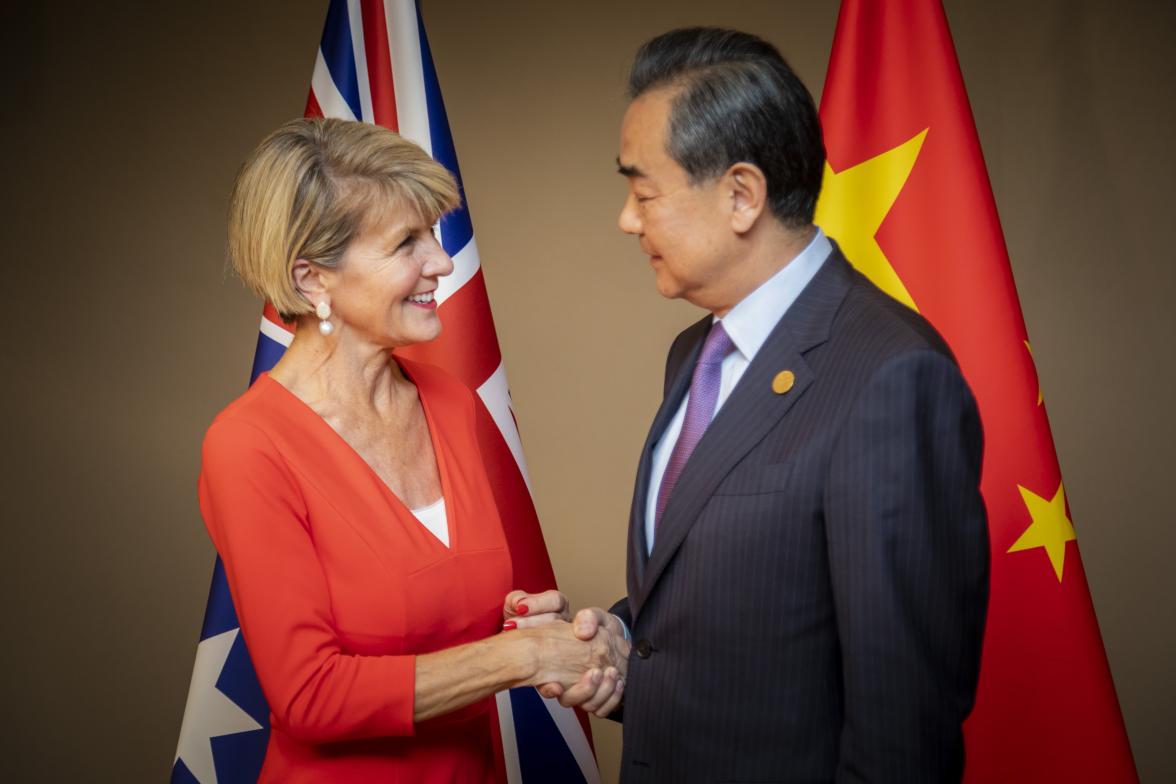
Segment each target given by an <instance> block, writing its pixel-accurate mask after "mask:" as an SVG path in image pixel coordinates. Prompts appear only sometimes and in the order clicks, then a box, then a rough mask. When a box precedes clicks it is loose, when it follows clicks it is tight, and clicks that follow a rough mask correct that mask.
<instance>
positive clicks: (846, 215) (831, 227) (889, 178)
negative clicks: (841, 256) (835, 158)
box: [813, 128, 928, 310]
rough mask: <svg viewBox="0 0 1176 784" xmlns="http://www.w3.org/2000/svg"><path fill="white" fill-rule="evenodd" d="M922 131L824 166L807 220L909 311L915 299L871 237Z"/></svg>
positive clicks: (898, 188)
mask: <svg viewBox="0 0 1176 784" xmlns="http://www.w3.org/2000/svg"><path fill="white" fill-rule="evenodd" d="M927 130H928V129H927V128H924V129H923V130H922V131H921V132H920V133H918V134H917V135H916V136H914V137H912V138H911V139H909V140H907V141H906V142H904V143H903V144H900V145H899V146H897V147H895V148H894V149H893V150H888V151H886V152H884V153H881V154H880V155H876V156H874V157H873V158H870V159H869V160H866V161H862V162H861V163H859V164H857V165H856V166H851V167H849V168H848V169H843V170H841V171H839V172H835V171H833V167H831V166H830V165H829V164H828V163H826V164H825V179H824V181H823V182H822V184H821V197H820V199H818V200H817V214H816V217H815V218H814V219H813V222H814V223H816V224H817V225H818V226H820V227H821V228H822V229H824V231H825V233H826V234H828V235H829V236H830V237H832V238H833V239H835V240H837V243H838V244H839V245H840V246H841V249H842V250H843V251H844V252H845V257H846V258H847V259H849V260H850V261H852V262H853V264H854V266H855V267H857V268H858V270H860V271H861V272H862V274H863V275H865V276H866V277H868V278H869V279H870V280H872V281H873V282H874V284H875V285H876V286H878V288H880V289H882V290H883V291H885V292H886V293H887V294H889V295H890V296H892V297H894V298H895V299H897V300H898V301H899V302H902V303H903V304H905V305H908V306H909V307H911V308H912V309H914V310H918V308H917V307H916V306H915V300H914V299H913V298H912V297H911V295H910V292H908V291H907V289H906V286H904V285H903V283H902V280H900V279H899V277H898V273H897V272H895V271H894V267H892V266H891V265H890V261H889V260H888V259H887V258H886V254H884V253H883V252H882V248H880V247H878V241H877V240H876V239H875V238H874V235H875V234H877V233H878V229H879V228H880V227H881V226H882V221H884V220H886V215H887V214H888V213H889V212H890V208H891V207H892V206H894V201H895V199H897V198H898V194H899V193H901V192H902V188H903V186H904V185H906V181H907V177H909V176H910V174H911V169H913V168H914V166H915V160H916V159H917V158H918V157H919V150H920V149H922V147H923V139H924V138H925V137H926V136H927Z"/></svg>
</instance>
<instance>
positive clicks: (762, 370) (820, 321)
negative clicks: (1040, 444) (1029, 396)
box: [613, 249, 989, 784]
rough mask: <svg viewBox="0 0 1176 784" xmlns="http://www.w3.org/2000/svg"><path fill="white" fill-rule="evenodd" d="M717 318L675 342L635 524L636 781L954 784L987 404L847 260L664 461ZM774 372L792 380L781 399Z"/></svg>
mask: <svg viewBox="0 0 1176 784" xmlns="http://www.w3.org/2000/svg"><path fill="white" fill-rule="evenodd" d="M710 324H711V319H710V317H707V318H705V319H703V320H702V321H699V322H698V323H697V324H695V325H693V326H692V327H690V328H689V329H687V330H686V331H684V332H683V333H682V334H680V335H679V336H678V338H677V339H676V340H675V341H674V344H673V346H672V347H671V349H670V353H669V359H668V362H667V366H666V388H665V400H664V402H663V403H662V406H661V409H660V410H659V411H658V413H657V416H656V418H655V419H654V422H653V426H652V428H651V430H650V434H649V437H648V439H647V440H646V444H645V449H644V451H643V452H642V455H641V463H640V468H639V471H638V474H637V486H636V490H635V492H634V497H633V508H632V514H631V518H630V523H629V557H628V592H629V595H628V597H627V598H626V599H624V600H622V601H621V602H619V603H618V604H617V605H616V606H615V607H614V608H613V610H614V612H617V613H618V614H619V615H620V616H621V617H622V618H624V619H625V621H626V622H627V623H628V624H629V628H630V629H631V630H632V632H633V638H634V647H633V653H632V655H631V657H630V663H629V674H628V683H627V686H626V694H625V699H624V706H623V714H624V715H623V722H624V751H623V755H622V763H621V780H622V781H623V782H628V783H630V784H636V783H637V782H695V781H699V782H701V781H707V782H709V781H733V782H734V781H755V782H767V781H796V782H799V781H805V782H813V781H832V780H836V781H894V782H920V781H948V780H958V779H959V777H960V775H961V772H962V769H963V738H962V734H961V723H962V722H963V720H964V718H965V717H966V716H967V715H968V712H969V711H970V710H971V707H972V703H973V699H974V695H975V689H976V680H977V673H978V670H979V660H980V643H981V638H982V634H983V626H984V616H985V610H986V605H987V598H988V559H989V555H988V536H987V525H986V518H985V512H984V506H983V502H982V500H981V497H980V491H979V479H980V463H981V451H982V436H981V429H980V420H979V416H978V413H977V410H976V405H975V402H974V400H973V398H972V395H971V393H970V391H969V390H968V387H967V385H966V384H965V383H964V380H963V378H962V377H961V375H960V372H959V369H958V368H957V366H956V363H955V360H954V359H953V357H952V354H951V352H950V350H949V349H948V348H947V346H946V345H945V343H944V342H943V340H942V338H940V336H939V335H938V334H937V333H936V332H935V330H934V329H933V328H932V327H931V326H930V325H929V324H928V323H927V322H926V321H925V320H924V319H923V318H922V317H921V316H919V315H918V314H916V313H914V312H913V311H911V310H909V309H907V308H906V307H904V306H903V305H901V304H899V303H898V302H896V301H894V300H893V299H891V298H890V297H888V296H886V295H885V294H883V293H882V292H881V291H880V290H879V289H877V288H876V287H875V286H874V285H873V284H872V283H870V282H869V281H868V280H867V279H866V278H865V277H863V276H862V275H861V274H859V273H858V272H856V271H855V270H854V269H853V268H852V267H850V265H849V264H848V263H847V262H846V261H845V258H844V257H843V256H842V255H841V252H840V251H839V250H836V249H835V250H834V251H833V254H832V255H831V256H830V258H829V259H828V260H826V262H825V264H824V265H823V266H822V267H821V269H820V270H819V271H818V273H817V275H816V276H815V277H814V278H813V280H812V281H811V283H810V284H809V285H808V286H807V287H806V289H805V290H804V292H803V293H802V294H801V296H800V297H799V298H798V299H797V300H796V302H795V303H794V304H793V305H792V307H791V308H790V309H789V310H788V312H787V314H785V316H784V317H783V319H781V321H780V322H779V323H778V324H777V325H776V327H775V329H774V330H773V331H772V333H771V336H770V337H769V338H768V340H767V342H766V343H765V344H764V346H763V348H762V349H761V350H760V352H759V353H758V354H757V355H756V357H755V360H754V361H753V362H752V363H751V365H750V366H749V367H748V368H747V371H746V373H745V374H744V376H743V378H742V379H741V380H740V381H739V384H738V385H737V386H736V387H735V389H734V390H733V392H732V393H731V396H730V398H729V399H728V400H727V401H726V403H725V404H724V405H723V407H722V408H721V409H720V410H719V413H718V415H717V416H716V417H715V419H714V421H713V422H712V423H711V425H710V427H709V428H708V429H707V432H706V434H705V435H704V437H703V439H702V440H701V441H700V442H699V444H698V447H697V448H696V450H695V452H694V454H693V455H692V456H691V458H690V460H689V462H688V463H687V465H686V467H685V469H684V470H683V472H682V474H681V477H680V479H679V480H678V483H677V486H676V488H675V490H674V493H673V495H672V496H671V498H670V500H669V503H668V505H667V507H666V510H665V513H664V515H663V518H662V520H661V523H660V524H659V527H658V531H657V537H656V540H655V546H654V548H653V552H652V554H651V555H650V556H649V557H648V558H647V557H646V546H645V533H644V530H645V526H644V518H645V501H646V494H647V492H648V489H649V481H650V479H649V476H650V453H651V450H652V447H653V446H654V445H655V444H656V443H657V440H658V439H659V438H660V436H661V433H662V431H663V430H664V429H665V427H666V425H667V424H668V422H669V421H670V419H671V418H672V417H673V414H674V412H675V411H676V410H677V408H678V407H679V406H680V404H681V401H682V398H683V396H684V395H685V393H686V391H687V390H688V389H689V385H690V376H691V372H692V370H693V366H694V361H695V359H696V357H697V355H698V352H699V350H700V347H701V345H702V342H703V339H704V338H705V336H706V333H707V332H708V330H709V329H710ZM782 370H791V371H792V372H793V373H794V374H795V385H794V386H793V387H792V388H791V389H790V390H789V391H787V392H786V393H784V394H776V393H775V392H774V391H773V390H772V380H773V378H774V377H775V376H776V374H777V373H779V372H780V371H782Z"/></svg>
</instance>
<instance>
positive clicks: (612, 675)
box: [539, 607, 630, 718]
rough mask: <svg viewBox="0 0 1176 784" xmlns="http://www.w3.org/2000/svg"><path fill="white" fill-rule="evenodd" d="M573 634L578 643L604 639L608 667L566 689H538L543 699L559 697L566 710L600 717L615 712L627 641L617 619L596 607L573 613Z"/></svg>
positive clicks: (556, 686) (621, 692)
mask: <svg viewBox="0 0 1176 784" xmlns="http://www.w3.org/2000/svg"><path fill="white" fill-rule="evenodd" d="M572 632H573V633H574V634H575V635H576V637H578V638H580V639H581V640H585V641H588V640H595V639H597V638H598V637H603V638H604V640H603V641H604V642H606V643H607V645H608V650H609V660H610V661H611V664H610V665H609V666H608V667H605V668H604V669H603V670H601V669H598V668H593V669H590V670H588V671H586V672H585V673H584V675H583V676H582V677H581V678H580V681H579V682H578V683H576V684H573V685H572V686H570V687H568V688H566V689H565V688H564V687H563V686H562V685H561V684H558V683H546V684H543V685H542V686H540V687H539V693H540V694H542V695H543V696H544V697H558V698H559V702H560V705H563V706H564V707H565V708H570V707H573V706H579V707H580V708H582V709H583V710H585V711H587V712H589V713H595V714H596V715H597V716H600V717H601V718H603V717H605V716H607V715H608V714H610V713H612V712H613V711H614V710H616V708H617V706H618V705H620V704H621V698H622V697H623V696H624V691H625V675H626V673H627V672H628V670H629V647H630V646H629V642H628V640H626V639H625V631H624V627H623V626H622V625H621V622H620V619H618V618H617V617H616V616H615V615H610V614H609V613H607V612H605V611H604V610H602V609H600V608H599V607H589V608H587V609H584V610H580V612H578V613H576V618H575V620H574V621H573V622H572Z"/></svg>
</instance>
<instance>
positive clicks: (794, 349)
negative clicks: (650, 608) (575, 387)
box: [628, 246, 853, 620]
mask: <svg viewBox="0 0 1176 784" xmlns="http://www.w3.org/2000/svg"><path fill="white" fill-rule="evenodd" d="M852 276H853V272H852V270H851V268H850V267H849V264H848V263H847V262H846V261H845V258H844V256H842V255H841V252H840V250H838V249H837V247H836V246H834V250H833V253H832V254H831V255H830V257H829V258H828V259H827V260H826V262H825V264H824V265H822V267H821V269H820V270H819V271H818V272H817V275H816V276H815V277H814V278H813V280H812V281H811V282H810V283H809V285H808V286H807V287H806V288H805V290H804V291H803V292H802V293H801V295H800V296H799V297H798V298H797V300H796V302H794V303H793V304H792V306H791V307H790V308H789V309H788V312H787V313H785V314H784V317H783V318H781V319H780V321H779V322H778V323H777V324H776V326H775V328H774V329H773V330H772V332H771V334H770V335H769V337H768V339H767V341H766V342H765V343H764V345H763V347H762V348H761V349H760V350H759V353H757V354H756V356H755V359H754V360H753V361H752V363H751V364H750V365H749V366H748V368H747V370H746V371H745V372H744V374H743V377H742V378H741V379H740V380H739V383H738V384H737V385H736V386H735V389H734V390H733V391H732V392H731V396H730V397H729V398H728V399H727V401H726V402H725V403H724V404H723V407H722V408H721V409H720V410H719V413H718V414H717V415H716V416H715V418H714V421H712V422H711V424H710V426H709V427H708V428H707V430H706V433H705V434H704V435H703V437H702V440H701V441H699V443H698V446H697V447H696V448H695V450H694V453H693V454H692V455H691V456H690V460H689V461H687V463H686V466H685V467H684V468H683V470H682V475H681V476H680V477H679V479H678V483H677V484H676V485H675V487H674V493H673V495H672V496H671V497H670V500H669V503H668V504H667V505H666V510H665V512H664V513H663V515H662V519H661V522H660V523H659V524H658V529H657V538H656V541H655V543H654V547H653V552H652V553H650V555H649V558H648V561H647V562H646V559H645V544H644V542H645V534H644V528H645V499H646V497H647V495H648V491H649V473H650V466H649V463H650V453H651V451H652V446H653V444H655V443H657V437H660V434H661V432H662V431H663V430H664V429H665V427H666V424H668V422H669V419H670V417H672V416H673V414H674V412H675V411H676V410H677V407H678V406H679V405H680V404H681V401H682V396H683V395H685V393H686V390H687V389H688V388H689V382H690V376H691V371H692V369H693V367H694V360H695V359H696V358H697V355H698V351H699V350H700V347H701V344H702V341H703V339H704V337H705V332H703V333H702V334H700V335H698V336H697V337H696V339H695V345H694V346H693V348H692V350H691V352H690V355H689V360H690V361H689V362H684V363H683V366H682V368H681V369H680V370H679V372H678V377H677V379H676V380H675V382H674V385H673V393H674V394H673V395H672V396H667V398H666V400H665V402H664V403H663V404H662V407H661V409H660V410H659V411H658V415H657V417H656V418H655V419H654V427H653V429H651V431H650V436H649V438H648V439H646V444H645V450H644V451H643V453H642V457H641V468H640V471H639V475H638V493H637V494H636V495H635V497H634V500H633V516H632V517H631V520H633V521H634V522H635V524H634V525H632V526H630V535H629V539H630V558H631V559H633V558H634V555H635V554H634V553H633V546H634V544H635V542H634V540H635V539H637V540H638V541H636V545H637V547H638V549H639V551H640V552H639V553H637V554H636V555H637V556H638V557H637V560H636V563H637V564H639V565H640V566H641V568H640V569H639V570H634V569H630V570H629V586H628V587H629V597H630V610H631V611H632V614H633V618H634V620H635V619H636V617H637V615H638V613H639V612H640V611H641V608H642V606H644V604H645V601H646V599H647V598H648V596H649V594H650V592H651V591H652V590H653V587H654V586H655V585H656V584H657V580H658V578H659V577H660V576H661V574H662V572H663V571H664V570H665V568H666V566H667V565H668V564H669V563H670V561H671V560H672V559H673V557H674V554H675V553H676V552H677V550H678V548H679V547H680V546H681V544H682V542H683V540H684V539H685V538H686V536H687V534H688V533H689V531H690V528H691V527H692V526H693V525H694V523H695V521H696V520H697V519H698V516H699V514H700V513H701V512H702V509H703V507H704V506H705V505H706V503H707V501H708V500H709V499H710V496H711V494H712V493H713V492H714V491H715V488H717V487H718V485H719V484H720V483H721V482H722V481H723V479H725V478H726V476H727V474H729V473H730V471H731V469H733V468H734V467H735V465H736V464H737V463H738V462H739V461H740V460H741V459H742V458H743V457H744V456H745V455H746V454H747V453H748V452H749V451H750V450H751V449H752V448H753V447H755V445H756V444H758V443H759V442H760V441H761V440H762V439H763V438H764V436H766V435H767V434H768V432H769V431H771V429H772V428H773V427H775V426H776V424H777V423H778V422H779V421H780V419H781V418H782V417H783V416H784V415H785V414H786V413H787V412H788V411H789V410H790V409H791V408H792V407H793V406H794V405H795V404H796V402H797V401H798V400H799V399H800V398H801V397H802V396H803V395H804V392H805V390H807V389H808V387H809V386H810V385H811V384H812V382H813V379H814V377H815V376H814V373H813V371H812V370H811V368H810V367H809V366H808V364H807V363H806V362H805V361H804V358H803V355H804V353H805V352H807V351H809V350H810V349H812V348H813V347H815V346H817V345H819V344H821V343H823V342H824V341H825V340H827V339H828V336H829V330H830V327H831V325H832V322H833V317H834V316H835V315H836V312H837V309H838V307H840V305H841V301H842V300H843V299H844V297H845V293H846V291H848V289H849V286H850V285H851V283H852ZM695 326H696V327H697V326H698V325H695ZM704 326H707V325H705V324H704ZM782 370H790V371H792V373H793V374H794V375H795V382H794V384H793V386H792V388H791V389H790V390H789V391H788V392H787V393H786V394H776V393H775V392H774V391H773V390H772V380H773V379H774V378H775V376H776V374H777V373H779V372H780V371H782ZM655 434H656V436H657V437H655ZM635 528H640V530H639V531H634V530H633V529H635ZM631 562H633V561H632V560H631ZM635 571H636V573H634V572H635Z"/></svg>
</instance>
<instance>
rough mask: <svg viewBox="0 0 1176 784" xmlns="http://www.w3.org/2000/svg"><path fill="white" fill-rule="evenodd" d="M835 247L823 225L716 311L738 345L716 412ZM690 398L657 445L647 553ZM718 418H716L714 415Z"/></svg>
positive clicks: (727, 361)
mask: <svg viewBox="0 0 1176 784" xmlns="http://www.w3.org/2000/svg"><path fill="white" fill-rule="evenodd" d="M832 250H833V246H832V245H831V244H830V242H829V239H828V238H827V237H826V236H825V234H824V232H822V231H821V230H820V229H819V228H818V229H817V234H816V236H815V237H813V239H812V241H811V242H810V243H809V244H808V245H807V246H806V247H805V249H804V250H802V251H801V252H800V253H799V254H798V255H797V256H796V257H795V258H794V259H792V261H790V262H788V263H787V264H785V265H784V266H783V268H781V269H780V271H779V272H777V273H776V274H775V275H773V276H772V277H770V278H768V279H767V280H766V281H764V282H763V283H762V284H760V286H759V288H757V289H756V290H755V291H753V292H751V293H750V294H748V295H747V296H746V297H744V298H743V300H742V301H741V302H740V303H739V304H738V305H736V306H735V307H733V308H732V309H731V311H730V312H729V313H727V315H726V316H725V317H723V318H722V319H720V318H718V317H717V316H716V317H715V318H714V320H715V321H716V322H718V321H722V322H723V328H724V329H726V330H727V334H728V335H729V336H730V337H731V342H732V343H734V344H735V350H734V351H732V352H731V353H730V354H728V355H727V356H726V357H725V358H724V359H723V364H722V369H721V376H720V381H719V397H718V400H717V401H715V414H718V412H719V409H720V408H722V407H723V403H725V402H726V400H727V398H728V397H730V396H731V390H733V389H734V388H735V385H736V384H738V383H739V379H740V378H742V377H743V373H744V371H745V370H747V366H748V365H750V364H751V361H752V360H753V359H755V355H756V354H757V353H758V352H759V350H760V347H761V346H763V345H764V341H766V340H767V339H768V335H770V334H771V332H772V330H773V329H775V327H776V323H777V322H778V321H779V320H780V319H781V318H783V317H784V314H785V313H786V312H788V308H789V307H791V306H792V303H793V302H795V301H796V298H797V297H799V296H800V293H801V292H802V291H804V287H805V286H807V285H808V283H809V281H810V280H812V279H813V276H814V275H816V274H817V270H819V269H820V268H821V265H822V264H824V263H825V259H826V258H828V257H829V254H830V253H831V252H832ZM688 402H690V392H689V390H687V392H686V396H685V397H684V398H682V405H680V406H679V407H678V412H677V413H676V414H674V418H673V419H671V420H670V424H669V425H667V426H666V429H665V432H664V433H662V437H661V439H660V440H659V441H658V442H657V444H656V445H654V447H653V456H652V460H653V466H652V468H653V470H652V472H651V473H650V476H649V495H648V496H647V498H646V502H645V546H646V548H647V549H646V554H647V555H648V554H649V553H650V552H652V551H653V537H654V528H655V515H656V509H657V492H658V489H659V488H660V487H661V483H662V477H663V476H664V475H665V473H666V465H667V464H669V462H670V453H671V452H673V451H674V444H676V443H677V442H678V435H679V434H680V433H681V432H682V422H683V420H684V419H685V418H686V404H687V403H688ZM712 418H713V417H712Z"/></svg>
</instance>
